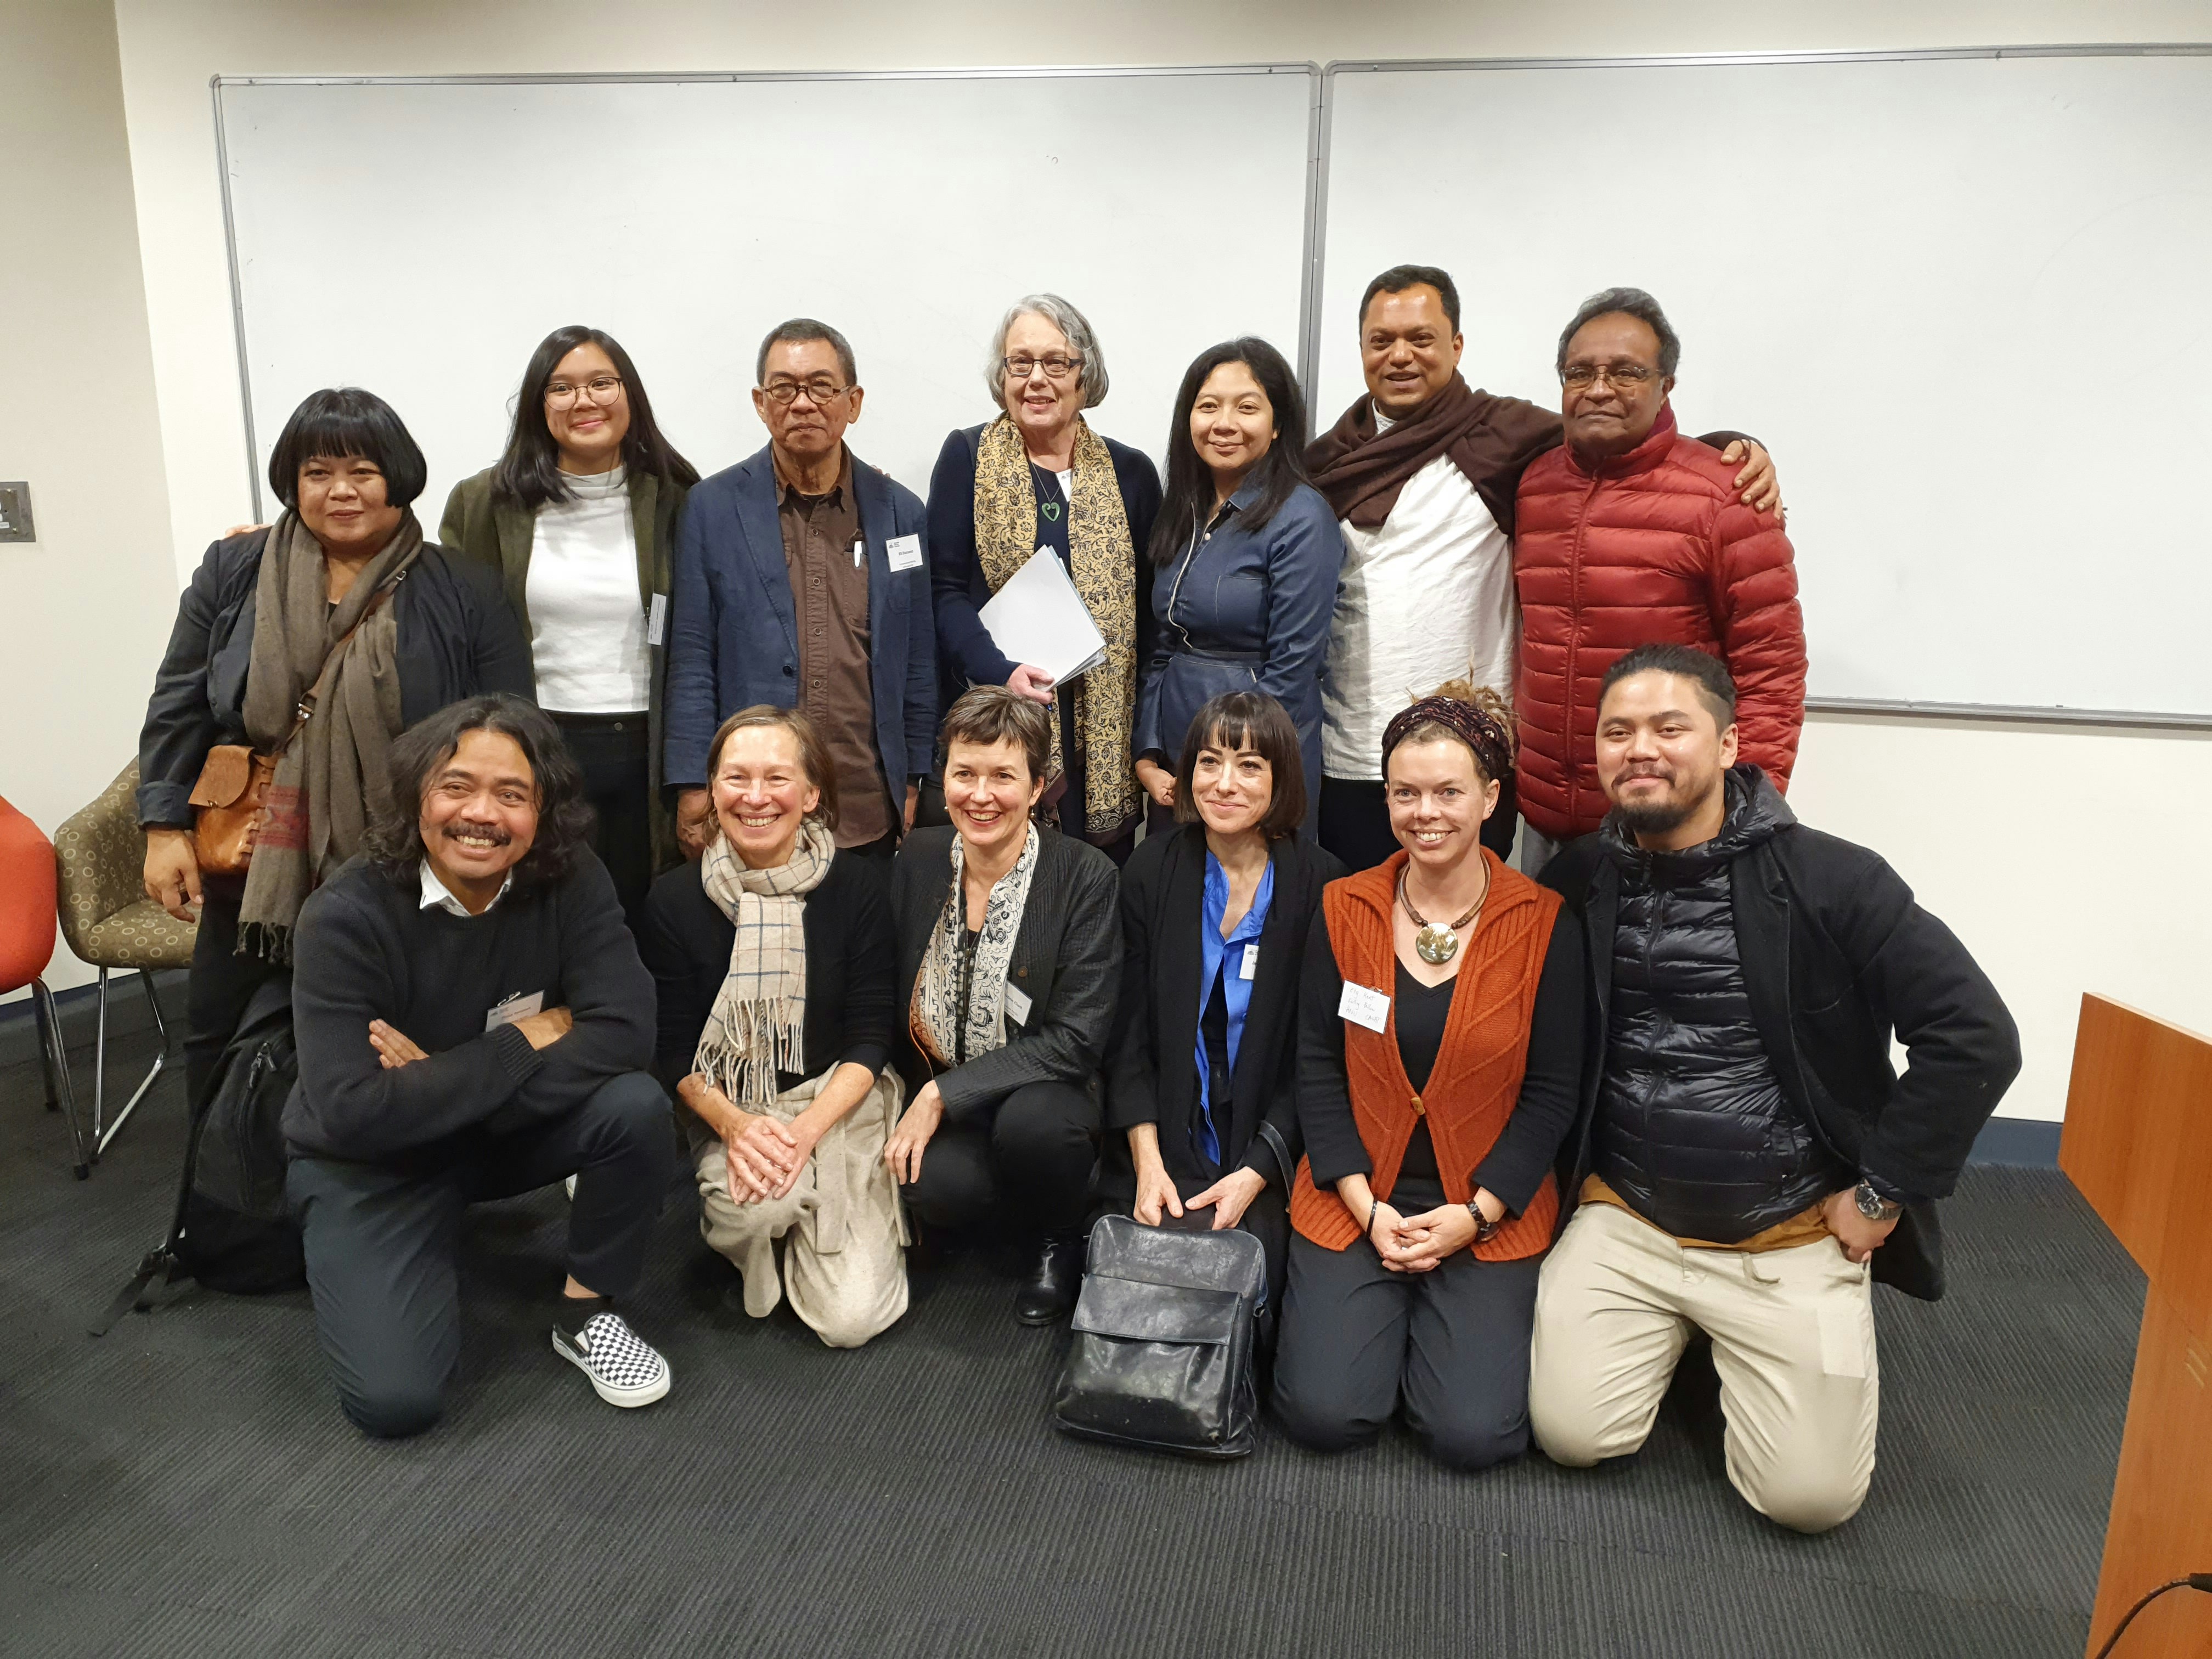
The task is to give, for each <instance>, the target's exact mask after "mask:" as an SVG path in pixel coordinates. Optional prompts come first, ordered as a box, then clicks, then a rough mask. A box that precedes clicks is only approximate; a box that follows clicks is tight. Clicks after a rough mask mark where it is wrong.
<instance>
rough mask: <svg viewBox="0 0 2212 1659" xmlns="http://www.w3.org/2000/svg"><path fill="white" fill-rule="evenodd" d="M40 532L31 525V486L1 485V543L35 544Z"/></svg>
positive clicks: (18, 484)
mask: <svg viewBox="0 0 2212 1659" xmlns="http://www.w3.org/2000/svg"><path fill="white" fill-rule="evenodd" d="M38 539H39V532H37V531H36V530H35V529H34V528H33V526H32V524H31V486H30V485H28V484H27V483H0V542H34V541H36V540H38Z"/></svg>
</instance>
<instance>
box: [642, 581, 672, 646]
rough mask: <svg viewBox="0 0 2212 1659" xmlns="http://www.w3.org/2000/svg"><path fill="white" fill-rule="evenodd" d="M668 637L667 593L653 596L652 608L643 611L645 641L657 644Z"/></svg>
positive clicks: (648, 643)
mask: <svg viewBox="0 0 2212 1659" xmlns="http://www.w3.org/2000/svg"><path fill="white" fill-rule="evenodd" d="M667 637H668V595H667V594H665V593H656V594H654V595H653V609H652V610H650V611H647V612H646V613H645V642H646V643H647V645H659V643H660V642H661V641H663V640H664V639H665V638H667Z"/></svg>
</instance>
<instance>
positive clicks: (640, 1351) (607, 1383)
mask: <svg viewBox="0 0 2212 1659" xmlns="http://www.w3.org/2000/svg"><path fill="white" fill-rule="evenodd" d="M553 1352H555V1353H557V1354H559V1355H560V1356H561V1358H563V1359H565V1360H567V1361H568V1363H569V1364H572V1365H574V1367H575V1368H576V1369H577V1370H580V1371H581V1372H583V1374H584V1375H585V1376H588V1377H590V1378H591V1379H592V1389H594V1390H596V1391H597V1393H598V1394H599V1398H600V1399H602V1400H604V1401H606V1402H607V1404H609V1405H610V1406H650V1405H651V1404H652V1403H653V1401H656V1400H658V1399H659V1398H660V1396H661V1395H665V1394H666V1393H667V1392H668V1362H667V1361H666V1360H665V1359H663V1358H661V1357H660V1355H659V1353H658V1352H655V1351H654V1349H653V1345H652V1344H650V1343H649V1342H647V1341H646V1340H645V1339H644V1338H643V1337H641V1336H640V1335H639V1334H637V1333H636V1332H635V1331H634V1330H632V1329H630V1328H629V1325H628V1324H626V1323H625V1322H623V1316H621V1315H620V1314H615V1313H599V1314H593V1315H592V1316H591V1318H590V1319H588V1320H586V1322H585V1323H584V1328H583V1329H582V1330H580V1331H579V1332H577V1333H576V1334H574V1335H573V1336H571V1335H570V1334H568V1332H566V1331H564V1330H562V1328H560V1327H559V1326H558V1325H556V1326H555V1327H554V1328H553Z"/></svg>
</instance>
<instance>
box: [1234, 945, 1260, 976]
mask: <svg viewBox="0 0 2212 1659" xmlns="http://www.w3.org/2000/svg"><path fill="white" fill-rule="evenodd" d="M1259 971H1260V947H1259V946H1258V945H1246V946H1245V947H1244V963H1243V966H1242V967H1241V968H1239V969H1237V978H1239V979H1249V978H1251V977H1252V975H1255V974H1256V973H1258V972H1259Z"/></svg>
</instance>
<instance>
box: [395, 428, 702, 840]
mask: <svg viewBox="0 0 2212 1659" xmlns="http://www.w3.org/2000/svg"><path fill="white" fill-rule="evenodd" d="M493 471H494V469H493V468H491V467H486V468H485V469H484V470H483V471H481V472H479V473H477V475H476V476H475V477H472V478H464V479H462V480H461V482H460V483H457V484H455V485H454V486H453V494H452V495H448V496H447V498H446V513H445V517H444V518H442V519H441V520H439V524H438V542H439V544H440V545H441V546H442V547H443V548H445V550H447V552H448V553H451V554H453V555H454V556H456V557H459V558H464V559H474V560H476V561H477V562H478V563H481V564H486V565H489V566H490V567H491V568H493V569H495V570H496V571H498V572H499V575H500V581H501V585H502V586H504V587H505V588H506V589H507V603H508V604H509V605H513V607H514V614H515V615H516V616H517V617H520V618H521V619H522V630H523V633H524V635H525V636H526V637H528V636H530V633H531V629H530V603H529V598H528V593H529V586H530V549H531V544H532V543H533V542H534V541H535V540H536V539H537V531H538V515H537V513H536V512H535V511H534V510H533V509H532V508H530V507H524V506H522V505H521V504H520V502H518V501H510V500H508V499H507V498H506V497H504V496H502V495H499V494H498V493H497V492H496V491H495V490H494V489H493V488H492V473H493ZM689 494H690V491H689V490H688V489H685V487H684V485H682V484H679V483H671V482H670V481H669V480H667V479H665V478H658V477H654V476H653V474H651V473H649V472H646V473H632V474H631V475H630V479H629V511H630V526H631V529H632V530H633V532H635V539H636V542H637V594H638V603H639V604H640V605H642V606H644V607H645V608H646V609H647V611H650V610H651V609H652V606H653V600H654V599H656V598H658V599H659V600H660V603H661V605H662V606H663V607H664V612H665V607H666V605H667V604H668V592H669V570H670V567H671V564H672V563H673V562H674V560H675V556H676V526H677V523H678V520H679V519H680V518H681V517H682V516H683V513H684V497H685V496H686V495H689ZM667 631H668V630H667V623H666V620H665V614H664V617H663V622H662V626H661V641H662V642H661V643H656V644H655V645H654V646H653V685H652V690H651V694H650V695H651V701H650V703H649V705H648V708H647V720H646V726H647V743H648V744H649V745H650V747H651V750H652V757H651V764H652V769H653V774H652V775H653V786H652V787H653V868H654V869H655V870H656V871H659V870H665V869H667V868H669V867H670V866H672V865H674V864H676V863H678V861H679V860H680V855H679V854H678V849H677V846H676V821H675V817H674V816H673V815H672V813H671V811H670V808H669V802H668V800H667V799H666V792H665V790H664V789H663V788H662V787H661V782H660V749H661V741H660V739H661V731H660V706H661V690H662V682H663V681H665V679H666V678H667V675H668V653H667V650H666V647H665V641H666V638H667Z"/></svg>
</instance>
